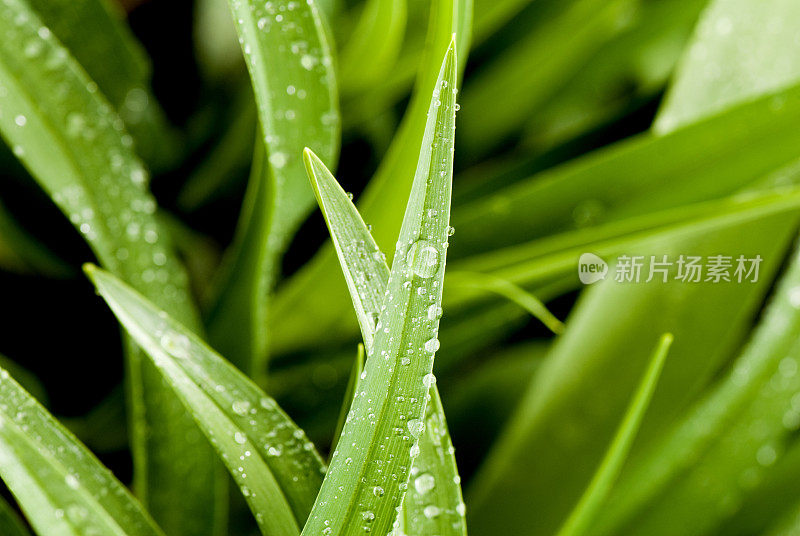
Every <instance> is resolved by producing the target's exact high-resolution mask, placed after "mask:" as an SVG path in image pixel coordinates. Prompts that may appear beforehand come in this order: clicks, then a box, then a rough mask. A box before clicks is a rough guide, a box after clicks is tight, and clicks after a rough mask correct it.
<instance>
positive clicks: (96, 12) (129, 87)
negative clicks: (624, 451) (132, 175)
mask: <svg viewBox="0 0 800 536" xmlns="http://www.w3.org/2000/svg"><path fill="white" fill-rule="evenodd" d="M28 2H29V3H30V5H31V7H32V8H33V9H34V10H35V11H36V12H37V14H38V15H39V17H40V18H41V19H42V22H43V23H44V25H45V26H47V27H48V28H49V29H50V30H51V31H52V32H53V34H54V35H55V36H56V38H58V40H59V41H61V43H63V44H64V46H65V47H66V48H67V49H68V50H69V51H70V54H72V56H73V57H74V58H75V59H76V60H77V61H78V63H80V64H81V66H82V67H83V68H84V69H85V70H86V72H87V73H88V74H89V77H90V78H91V79H92V80H94V81H95V82H96V83H97V86H98V88H99V89H100V91H101V92H102V93H103V95H105V96H106V98H107V99H108V100H109V102H110V103H111V104H112V105H113V106H114V108H115V109H116V110H117V113H118V114H119V115H120V117H121V118H122V119H123V120H124V121H125V126H126V128H127V130H128V132H129V133H130V134H131V135H132V136H133V138H134V140H135V141H136V149H137V152H138V153H139V154H140V155H141V156H142V158H144V160H145V161H146V162H147V163H148V164H149V165H150V166H151V167H152V168H154V169H158V168H162V167H164V166H166V165H168V164H169V163H170V162H171V161H173V160H174V158H175V155H176V150H177V149H178V145H177V144H176V140H175V138H174V133H173V132H172V131H171V130H170V126H169V124H168V123H167V120H166V117H165V116H164V113H163V111H162V110H161V108H160V107H159V105H158V101H157V100H156V98H155V96H154V95H153V92H152V91H151V90H150V77H151V67H150V60H149V58H148V57H147V55H146V53H145V51H144V48H143V47H142V46H141V44H139V42H138V41H137V40H136V37H135V36H134V35H133V32H131V30H130V28H129V27H128V25H127V23H126V22H125V13H123V12H122V10H121V8H120V7H119V6H117V5H116V4H115V3H114V2H110V1H108V0H28ZM87 28H91V29H92V31H86V29H87ZM30 50H31V51H33V50H35V49H34V48H31V49H30ZM37 55H38V54H32V55H31V56H29V57H30V58H31V59H34V58H36V56H37ZM109 58H114V61H109Z"/></svg>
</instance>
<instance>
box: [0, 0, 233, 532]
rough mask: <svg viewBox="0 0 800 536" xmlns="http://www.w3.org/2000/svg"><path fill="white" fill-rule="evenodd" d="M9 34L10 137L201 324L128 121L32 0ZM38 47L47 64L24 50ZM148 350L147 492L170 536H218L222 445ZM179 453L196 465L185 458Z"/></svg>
mask: <svg viewBox="0 0 800 536" xmlns="http://www.w3.org/2000/svg"><path fill="white" fill-rule="evenodd" d="M0 34H2V35H3V36H4V38H3V39H2V40H1V41H0V83H2V84H3V86H4V93H3V95H4V96H3V97H2V98H3V109H4V113H3V114H2V115H0V133H2V135H3V137H4V138H5V139H6V141H7V142H8V144H9V145H10V146H11V147H12V148H13V149H14V151H15V153H16V154H17V156H18V157H19V158H20V160H22V162H23V163H24V164H25V165H26V167H27V168H28V170H29V171H30V172H31V174H32V175H33V176H34V178H35V179H36V180H37V181H38V183H39V184H40V186H41V187H42V188H43V189H44V190H45V191H46V192H47V193H48V194H49V195H50V197H51V198H52V199H53V201H54V202H55V203H56V204H57V205H58V206H59V208H60V209H61V210H62V212H64V214H65V215H67V216H68V217H69V219H70V221H71V222H72V223H73V225H75V227H76V228H77V229H78V230H79V231H80V232H81V234H82V235H83V237H84V238H85V239H86V240H87V242H88V243H89V244H90V246H91V247H92V249H93V251H94V253H95V254H96V255H97V257H98V259H100V261H101V262H102V264H103V265H104V266H106V267H107V268H108V269H109V270H111V271H113V272H114V273H116V274H118V275H119V276H121V277H122V278H123V279H125V280H126V281H128V282H129V283H130V284H132V285H133V286H134V287H135V288H137V289H138V290H140V291H141V292H142V293H143V294H145V295H147V296H148V297H150V298H152V299H153V300H154V301H156V302H157V303H158V304H159V306H161V307H162V308H164V309H165V310H167V311H169V313H170V314H172V315H174V316H175V317H177V318H179V319H180V320H181V321H183V322H185V323H186V324H187V325H190V326H198V325H199V321H198V320H197V315H196V312H195V310H194V306H193V305H192V302H191V298H190V296H189V293H188V290H187V281H186V275H185V273H184V272H183V269H182V268H181V266H180V265H179V263H178V262H177V259H176V258H175V257H174V255H173V254H172V250H171V245H170V243H169V240H168V236H167V233H166V232H164V230H163V229H162V228H161V227H160V226H159V225H158V222H157V221H156V219H155V217H154V212H155V210H156V203H155V201H154V199H153V198H152V196H150V194H148V193H147V191H146V189H145V184H146V182H147V173H146V171H145V170H144V168H143V166H142V164H141V163H140V162H139V160H138V159H137V158H136V157H135V155H134V154H133V152H132V150H131V145H132V143H133V142H132V139H131V138H130V136H129V135H128V134H126V133H125V131H124V129H123V123H122V120H121V119H120V118H119V117H118V116H117V115H116V114H115V113H114V112H113V111H112V107H111V106H110V105H109V104H108V102H107V101H106V100H105V98H104V97H103V96H102V95H101V94H100V93H99V92H98V91H97V85H96V84H95V82H93V81H92V80H90V79H89V78H88V76H87V75H86V73H85V72H84V71H83V70H82V69H81V68H80V66H79V65H78V64H77V63H76V62H75V60H74V59H73V58H72V57H71V56H70V55H69V53H68V52H67V51H66V49H65V48H64V47H62V46H61V44H60V43H59V42H58V41H57V40H56V39H55V37H53V35H52V34H51V32H50V30H49V29H48V28H46V27H45V26H43V25H42V23H41V21H40V20H39V19H38V18H37V16H36V15H35V13H33V11H31V10H30V8H29V6H28V5H27V4H26V3H24V2H21V1H20V0H10V1H9V2H5V3H3V4H2V5H0ZM29 46H35V47H36V48H37V50H38V59H37V61H28V59H27V57H26V56H25V48H26V47H29ZM6 110H7V112H6ZM140 357H141V356H139V355H137V354H136V353H132V354H131V355H130V356H129V366H128V371H129V377H128V379H129V382H130V387H131V392H132V394H133V395H134V396H131V403H132V404H133V406H132V411H131V413H130V415H131V422H132V430H133V431H132V440H133V444H132V450H133V453H134V459H135V480H136V486H137V491H138V492H139V494H140V497H141V499H142V501H143V502H144V503H145V504H146V505H147V507H148V508H149V510H150V512H151V513H152V514H153V516H154V517H155V518H156V519H157V520H158V522H159V523H160V524H161V526H162V527H163V528H164V529H165V530H168V531H170V533H171V534H175V535H180V534H192V536H195V535H202V534H210V533H212V532H211V530H212V528H213V527H214V526H215V525H217V524H218V522H217V521H215V520H216V519H218V517H217V516H218V513H219V512H218V511H217V510H216V506H215V504H216V498H217V496H218V494H217V493H216V491H215V489H216V487H217V485H218V482H219V481H218V480H217V476H218V475H217V474H216V473H217V471H215V470H214V467H215V465H214V460H215V458H214V455H213V452H212V451H211V449H210V448H208V447H207V445H205V444H204V443H203V442H202V438H200V437H198V441H197V442H196V443H193V442H192V441H191V440H190V439H187V438H191V437H193V433H194V432H195V431H196V427H195V425H194V423H193V422H192V421H191V419H190V418H189V417H188V416H187V415H185V414H183V409H182V406H181V405H180V403H179V402H178V401H177V400H175V399H174V397H173V396H172V395H171V394H170V393H169V392H168V391H165V390H164V387H163V385H162V383H161V379H160V377H159V375H158V373H157V371H156V370H154V369H153V368H152V367H151V366H148V365H147V364H146V363H144V364H143V363H141V362H140V361H139V358H140ZM148 410H149V411H148ZM195 435H197V434H195ZM178 458H180V459H183V460H184V461H185V463H182V464H176V463H174V460H175V459H178ZM222 476H224V475H222Z"/></svg>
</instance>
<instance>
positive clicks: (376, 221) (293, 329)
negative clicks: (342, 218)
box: [270, 0, 472, 352]
mask: <svg viewBox="0 0 800 536" xmlns="http://www.w3.org/2000/svg"><path fill="white" fill-rule="evenodd" d="M471 20H472V0H436V2H432V3H431V18H430V22H429V27H428V38H427V46H426V49H425V53H424V55H423V56H422V61H421V64H420V62H419V61H418V60H415V64H416V65H419V68H418V78H417V83H416V87H415V90H414V94H413V96H412V99H411V102H410V104H409V107H408V110H407V111H406V114H405V115H404V117H403V122H402V124H401V125H400V129H399V131H398V132H397V134H396V135H395V137H394V139H393V140H392V144H391V146H390V148H389V149H388V152H387V154H386V156H385V158H384V159H383V160H382V162H381V166H380V168H379V169H378V171H377V172H376V174H375V176H374V177H373V178H372V180H371V181H370V183H369V186H368V187H367V189H366V190H365V191H364V194H363V195H362V196H361V198H360V199H359V207H360V212H361V215H362V216H363V218H364V220H365V221H368V222H370V223H371V224H372V226H373V229H374V233H373V236H374V238H375V241H376V243H377V244H378V245H379V246H381V249H382V250H383V251H385V252H387V254H389V255H391V252H393V251H394V242H395V240H396V238H397V233H398V231H399V229H400V222H401V221H402V214H403V210H404V208H405V205H404V204H403V200H405V199H407V198H408V192H409V191H410V188H411V185H410V180H411V177H413V176H414V166H415V162H416V161H417V157H418V156H419V155H418V153H419V147H420V143H422V139H423V134H424V130H425V113H426V111H427V110H428V105H429V104H430V95H431V93H432V92H433V90H434V87H435V81H436V77H437V76H438V74H439V69H440V67H441V58H442V56H443V55H444V52H445V50H446V49H447V46H448V43H449V42H450V39H451V37H452V35H453V33H455V34H456V38H457V40H458V41H457V42H458V52H459V57H460V58H466V57H467V53H468V51H469V42H470V39H469V36H470V33H471V32H470V28H471ZM461 63H462V64H463V62H461ZM312 149H313V147H312ZM323 161H324V158H323ZM338 272H339V270H338V268H337V267H336V254H335V252H334V251H333V249H332V248H329V247H325V248H323V249H321V250H320V251H319V252H318V253H317V255H316V256H315V258H314V259H313V260H312V262H310V263H309V264H308V265H307V266H306V267H305V268H304V269H303V270H302V271H300V272H298V274H297V275H295V276H294V277H293V278H292V279H291V280H290V281H289V282H288V283H287V284H286V285H285V286H284V287H283V288H282V289H281V290H280V291H279V292H278V294H277V295H276V296H275V302H274V306H275V315H273V317H272V319H273V321H272V322H271V331H272V333H273V340H272V342H271V345H270V347H271V348H272V349H273V350H274V351H275V352H281V351H284V350H286V349H287V346H290V345H292V344H296V341H302V340H304V338H305V337H306V335H307V334H309V332H310V329H314V330H316V329H317V328H321V330H322V331H324V332H327V333H328V334H330V333H332V332H334V333H335V332H336V331H337V330H339V329H350V330H352V327H351V326H353V322H352V317H351V316H350V314H349V305H348V303H349V302H350V300H349V299H348V297H347V295H346V293H345V292H343V289H342V287H341V282H340V281H339V277H340V276H339V273H338ZM321 301H322V302H324V303H326V304H327V306H326V307H324V308H321V307H318V304H319V303H320V302H321ZM343 325H344V326H345V327H344V328H343V327H342V326H343ZM311 326H313V328H312V327H311ZM300 328H302V329H300Z"/></svg>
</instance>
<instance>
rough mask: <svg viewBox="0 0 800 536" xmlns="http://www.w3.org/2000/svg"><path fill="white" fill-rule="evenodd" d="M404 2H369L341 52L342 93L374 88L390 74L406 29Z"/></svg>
mask: <svg viewBox="0 0 800 536" xmlns="http://www.w3.org/2000/svg"><path fill="white" fill-rule="evenodd" d="M406 9H407V7H406V0H369V1H368V2H366V4H365V5H364V10H363V12H362V13H361V18H360V19H359V21H358V24H357V25H356V27H355V29H354V30H353V32H352V34H351V37H350V40H349V41H348V42H347V45H346V46H345V47H344V49H343V50H342V52H341V58H342V60H341V65H342V69H341V76H340V77H339V79H340V80H341V81H342V82H341V84H342V91H343V92H347V91H350V92H355V91H359V90H360V91H363V90H364V89H369V88H370V87H374V86H375V85H377V84H378V83H380V82H382V81H383V79H385V77H386V75H387V74H388V73H389V72H391V70H392V67H393V66H394V63H395V61H396V60H397V55H398V53H399V52H400V47H401V45H402V44H403V37H404V35H405V29H406Z"/></svg>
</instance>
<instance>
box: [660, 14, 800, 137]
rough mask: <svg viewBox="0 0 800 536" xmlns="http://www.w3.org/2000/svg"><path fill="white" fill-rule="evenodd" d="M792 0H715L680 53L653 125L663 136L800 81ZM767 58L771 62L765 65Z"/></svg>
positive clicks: (799, 58) (797, 44)
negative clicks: (682, 52)
mask: <svg viewBox="0 0 800 536" xmlns="http://www.w3.org/2000/svg"><path fill="white" fill-rule="evenodd" d="M798 17H800V4H798V3H797V2H795V1H793V0H764V1H762V2H757V3H753V2H749V1H746V0H713V1H711V2H709V3H708V6H707V7H706V9H705V11H704V12H703V13H702V15H701V17H700V20H699V22H698V23H697V25H696V26H695V34H694V36H693V37H692V40H691V43H690V44H689V46H687V47H686V48H685V50H684V57H683V58H682V61H681V62H680V64H679V66H678V69H677V73H675V76H674V82H673V83H672V86H671V87H670V88H669V91H668V93H667V96H666V98H665V99H664V101H663V103H662V106H661V109H660V110H659V113H658V116H657V117H656V121H655V123H654V129H655V130H656V131H657V132H658V133H666V132H670V131H672V130H675V129H676V128H678V127H680V126H683V125H686V124H689V123H692V122H695V121H697V120H698V119H699V118H703V117H707V116H710V115H713V114H715V113H718V112H720V111H722V110H724V109H726V108H729V107H731V106H734V105H736V104H739V103H741V102H743V101H749V100H753V99H755V98H756V97H761V96H763V95H765V94H768V93H772V92H774V91H776V90H779V89H782V88H784V87H787V86H790V85H794V84H796V83H797V82H798V81H800V54H798V52H800V42H799V41H798V40H797V27H796V25H795V24H790V23H788V22H786V21H796V20H797V18H798ZM764 58H770V61H763V60H764Z"/></svg>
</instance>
